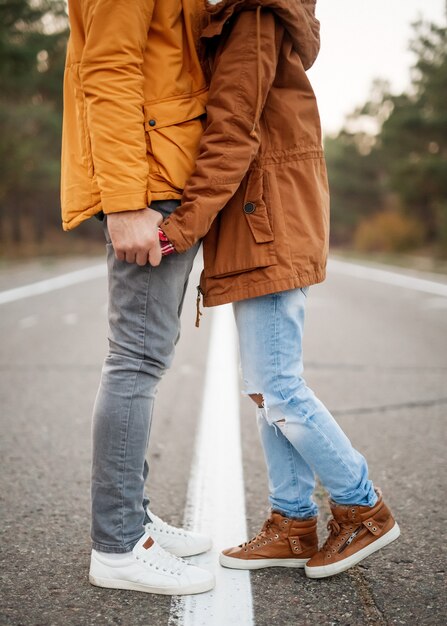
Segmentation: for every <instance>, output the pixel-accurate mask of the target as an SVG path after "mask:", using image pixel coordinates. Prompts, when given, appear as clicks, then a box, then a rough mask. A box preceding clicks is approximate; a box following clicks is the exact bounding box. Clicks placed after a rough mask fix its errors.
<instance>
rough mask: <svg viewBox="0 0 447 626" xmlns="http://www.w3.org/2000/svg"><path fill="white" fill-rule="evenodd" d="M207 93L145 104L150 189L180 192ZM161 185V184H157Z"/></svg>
mask: <svg viewBox="0 0 447 626" xmlns="http://www.w3.org/2000/svg"><path fill="white" fill-rule="evenodd" d="M206 97H207V92H206V91H202V92H200V93H199V94H191V95H188V96H186V97H185V96H184V97H181V98H173V99H168V100H163V101H161V102H155V103H151V104H145V105H144V120H145V123H144V126H145V131H146V148H147V159H148V162H149V172H150V179H151V180H150V183H149V187H150V189H151V190H152V191H158V189H159V188H164V187H165V186H166V183H167V184H168V185H169V187H170V188H171V189H174V190H177V191H178V193H179V194H181V193H182V191H183V189H184V187H185V185H186V182H187V180H188V178H189V177H190V175H191V174H192V172H193V170H194V165H195V158H196V155H197V147H198V145H199V141H200V137H201V136H202V133H203V124H202V118H203V116H204V114H205V102H206ZM160 186H161V187H160Z"/></svg>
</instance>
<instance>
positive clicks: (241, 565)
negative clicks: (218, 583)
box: [219, 554, 309, 569]
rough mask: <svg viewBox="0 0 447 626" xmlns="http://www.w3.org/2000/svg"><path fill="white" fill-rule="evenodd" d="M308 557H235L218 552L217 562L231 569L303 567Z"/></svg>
mask: <svg viewBox="0 0 447 626" xmlns="http://www.w3.org/2000/svg"><path fill="white" fill-rule="evenodd" d="M308 560H309V559H256V560H254V559H253V560H251V559H236V558H234V557H232V556H227V555H226V554H220V556H219V563H220V564H221V565H222V566H223V567H230V568H231V569H262V568H264V567H300V568H303V567H304V566H305V564H306V563H307V561H308Z"/></svg>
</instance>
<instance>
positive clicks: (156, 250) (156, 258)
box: [149, 240, 161, 267]
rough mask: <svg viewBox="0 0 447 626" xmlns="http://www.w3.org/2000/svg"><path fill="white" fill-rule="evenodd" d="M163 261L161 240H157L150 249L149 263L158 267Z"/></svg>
mask: <svg viewBox="0 0 447 626" xmlns="http://www.w3.org/2000/svg"><path fill="white" fill-rule="evenodd" d="M160 262H161V246H160V242H159V241H158V240H157V241H156V242H155V243H154V245H153V246H152V248H151V249H150V250H149V263H150V264H151V265H153V266H154V267H156V266H157V265H160Z"/></svg>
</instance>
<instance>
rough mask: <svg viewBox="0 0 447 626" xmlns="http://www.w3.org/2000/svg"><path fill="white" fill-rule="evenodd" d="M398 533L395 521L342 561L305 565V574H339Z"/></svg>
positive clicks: (316, 576)
mask: <svg viewBox="0 0 447 626" xmlns="http://www.w3.org/2000/svg"><path fill="white" fill-rule="evenodd" d="M399 535H400V528H399V526H398V524H397V522H395V524H394V526H393V527H392V528H391V529H390V530H389V531H388V532H386V533H385V534H384V535H382V537H379V539H376V541H374V542H373V543H371V544H369V546H365V547H364V548H362V549H361V550H359V551H358V552H356V553H355V554H352V555H351V556H348V557H346V558H345V559H343V560H342V561H339V562H338V563H333V564H332V565H320V566H315V567H308V566H307V565H306V566H305V571H306V576H307V577H308V578H326V576H334V575H335V574H341V572H345V571H346V570H347V569H350V568H351V567H353V566H354V565H357V563H360V561H363V559H365V558H366V557H367V556H369V555H370V554H373V553H374V552H377V550H380V549H381V548H384V547H385V546H387V545H388V544H389V543H391V542H392V541H395V540H396V539H397V538H398V537H399Z"/></svg>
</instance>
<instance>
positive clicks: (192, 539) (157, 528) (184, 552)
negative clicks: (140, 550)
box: [144, 508, 212, 556]
mask: <svg viewBox="0 0 447 626" xmlns="http://www.w3.org/2000/svg"><path fill="white" fill-rule="evenodd" d="M146 511H147V514H148V516H149V518H150V519H151V520H152V521H151V522H148V523H147V524H145V527H144V528H145V530H146V532H147V533H149V534H150V536H151V537H152V538H153V539H155V541H156V542H157V543H158V544H159V545H160V546H162V548H164V549H165V550H167V551H168V552H170V553H171V554H175V556H193V555H194V554H201V553H202V552H206V551H207V550H209V549H210V548H211V545H212V542H211V538H210V537H207V536H206V535H201V534H199V533H194V532H192V531H190V530H183V528H175V526H170V525H169V524H167V523H166V522H164V521H163V520H162V519H160V518H159V517H157V516H156V515H154V514H153V513H152V511H150V510H149V508H147V509H146Z"/></svg>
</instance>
